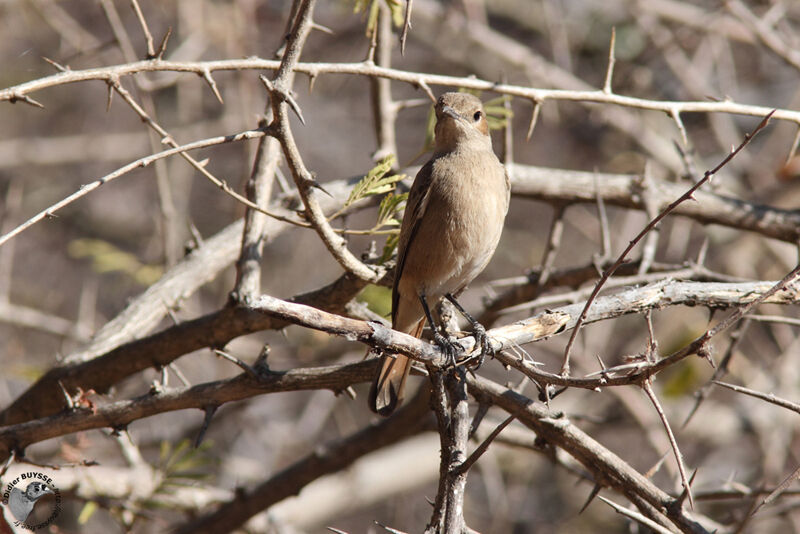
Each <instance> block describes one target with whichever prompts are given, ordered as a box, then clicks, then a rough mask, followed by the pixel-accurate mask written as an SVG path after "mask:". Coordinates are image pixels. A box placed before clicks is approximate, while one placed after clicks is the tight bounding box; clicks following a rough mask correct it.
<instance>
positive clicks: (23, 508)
mask: <svg viewBox="0 0 800 534" xmlns="http://www.w3.org/2000/svg"><path fill="white" fill-rule="evenodd" d="M48 493H53V490H52V489H50V487H49V486H48V485H47V484H45V483H43V482H37V481H34V482H31V483H30V484H28V487H27V488H25V491H22V490H21V489H19V488H17V487H16V486H15V487H14V488H12V490H11V495H10V496H9V498H8V507H9V508H10V509H11V514H12V515H13V516H14V517H15V518H16V519H17V521H22V522H23V523H24V522H25V520H26V519H28V516H29V515H30V514H31V512H32V511H33V506H34V505H35V504H36V501H38V500H39V499H40V498H41V497H44V496H45V495H47V494H48Z"/></svg>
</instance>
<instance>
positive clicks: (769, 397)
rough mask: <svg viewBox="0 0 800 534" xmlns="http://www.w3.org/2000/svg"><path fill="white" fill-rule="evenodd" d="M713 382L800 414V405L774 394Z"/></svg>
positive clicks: (717, 381)
mask: <svg viewBox="0 0 800 534" xmlns="http://www.w3.org/2000/svg"><path fill="white" fill-rule="evenodd" d="M711 382H713V383H714V384H716V385H718V386H722V387H724V388H728V389H730V390H732V391H735V392H737V393H744V394H745V395H750V396H751V397H755V398H757V399H761V400H763V401H767V402H769V403H770V404H774V405H776V406H780V407H781V408H786V409H787V410H792V411H793V412H796V413H798V414H800V404H797V403H796V402H792V401H788V400H786V399H781V398H780V397H776V396H775V394H774V393H762V392H760V391H756V390H754V389H750V388H746V387H743V386H737V385H735V384H728V383H727V382H720V381H719V380H712V381H711Z"/></svg>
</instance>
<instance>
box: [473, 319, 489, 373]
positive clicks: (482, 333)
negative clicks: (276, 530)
mask: <svg viewBox="0 0 800 534" xmlns="http://www.w3.org/2000/svg"><path fill="white" fill-rule="evenodd" d="M472 336H473V337H474V338H475V347H480V348H481V352H480V354H479V355H478V362H477V363H476V364H475V367H474V369H473V370H474V371H477V370H478V369H480V368H481V365H483V360H484V359H485V358H486V355H487V354H489V355H490V356H494V347H492V343H491V341H490V340H489V336H487V335H486V328H484V327H483V325H482V324H480V323H475V324H474V325H473V327H472Z"/></svg>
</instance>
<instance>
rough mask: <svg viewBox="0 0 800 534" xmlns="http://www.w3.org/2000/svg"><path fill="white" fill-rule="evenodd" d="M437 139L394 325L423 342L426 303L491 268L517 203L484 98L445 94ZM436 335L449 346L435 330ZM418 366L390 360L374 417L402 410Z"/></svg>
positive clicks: (417, 206) (416, 209)
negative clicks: (512, 198) (497, 152)
mask: <svg viewBox="0 0 800 534" xmlns="http://www.w3.org/2000/svg"><path fill="white" fill-rule="evenodd" d="M435 133H436V142H435V147H434V154H433V157H432V158H431V159H430V161H428V162H427V163H426V164H425V165H424V166H423V167H422V169H420V171H419V173H417V176H416V178H415V179H414V184H413V185H412V186H411V192H410V193H409V196H408V202H407V203H406V211H405V215H404V216H403V223H402V225H401V227H400V241H399V243H398V247H397V254H398V255H397V270H396V273H395V280H394V288H393V290H392V327H393V328H394V329H395V330H400V331H401V332H407V333H410V334H412V335H415V336H417V337H419V335H420V334H421V333H422V329H423V327H424V324H425V312H424V309H423V302H427V303H428V304H429V305H430V306H433V305H435V304H436V303H437V302H438V301H439V300H440V299H441V298H442V297H445V296H457V295H458V294H459V293H460V292H461V291H462V290H463V289H464V288H465V287H466V286H467V284H469V283H470V282H471V281H472V280H473V279H474V278H475V277H476V276H477V275H478V274H479V273H480V272H481V271H483V269H484V267H486V264H487V263H489V260H490V259H491V257H492V254H494V250H495V248H496V247H497V242H498V241H499V240H500V234H501V232H502V230H503V221H504V220H505V216H506V212H507V211H508V201H509V183H508V177H507V175H506V172H505V169H504V167H503V165H502V164H501V163H500V161H499V160H498V159H497V156H495V154H494V151H493V150H492V141H491V138H490V137H489V125H488V123H487V122H486V114H485V112H484V110H483V105H482V104H481V102H480V100H478V99H477V98H476V97H474V96H472V95H469V94H464V93H445V94H443V95H442V96H441V97H439V100H438V101H437V102H436V130H435ZM431 326H432V327H433V325H431ZM474 326H476V325H474ZM477 326H479V325H477ZM480 329H481V330H482V327H480ZM434 334H435V336H436V338H437V342H439V343H440V344H443V343H444V341H443V338H441V337H440V336H438V334H437V333H436V329H435V328H434ZM477 334H478V332H477V328H476V335H477ZM443 348H444V349H447V347H446V346H443ZM410 368H411V361H410V360H409V359H408V358H407V357H406V356H403V355H402V354H393V355H384V356H383V357H382V363H381V367H380V369H379V372H378V375H377V376H376V378H375V382H374V383H373V385H372V390H371V391H370V408H371V409H372V410H373V411H375V412H377V413H379V414H381V415H389V414H391V413H392V412H393V411H394V409H395V408H396V407H397V405H398V404H399V403H400V401H401V400H402V398H403V392H404V389H405V382H406V378H407V377H408V372H409V370H410Z"/></svg>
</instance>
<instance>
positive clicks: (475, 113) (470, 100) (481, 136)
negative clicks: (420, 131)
mask: <svg viewBox="0 0 800 534" xmlns="http://www.w3.org/2000/svg"><path fill="white" fill-rule="evenodd" d="M462 143H470V144H473V143H474V144H476V145H478V146H484V147H485V146H491V144H492V141H491V138H490V137H489V123H488V122H486V112H485V111H484V109H483V104H482V103H481V101H480V100H478V98H477V97H475V96H473V95H470V94H467V93H444V94H443V95H442V96H440V97H439V100H437V101H436V150H437V151H447V150H452V149H454V148H455V147H456V146H457V145H460V144H462Z"/></svg>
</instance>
